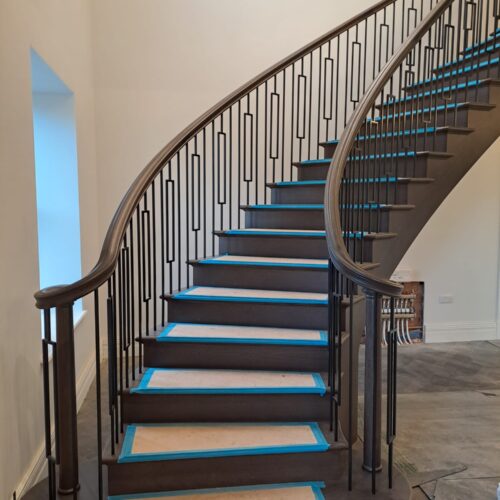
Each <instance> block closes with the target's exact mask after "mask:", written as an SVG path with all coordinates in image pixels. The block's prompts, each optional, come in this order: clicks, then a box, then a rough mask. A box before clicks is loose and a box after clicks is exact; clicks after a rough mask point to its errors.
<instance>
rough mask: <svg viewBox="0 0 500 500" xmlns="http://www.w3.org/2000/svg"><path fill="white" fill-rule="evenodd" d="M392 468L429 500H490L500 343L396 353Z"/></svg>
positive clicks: (498, 442)
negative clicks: (393, 464)
mask: <svg viewBox="0 0 500 500" xmlns="http://www.w3.org/2000/svg"><path fill="white" fill-rule="evenodd" d="M398 353H399V363H398V428H397V440H396V441H397V442H396V462H397V463H398V466H399V467H400V469H402V470H403V471H404V472H405V473H406V475H407V477H408V479H409V480H410V482H411V483H412V484H413V485H417V484H420V485H421V486H420V488H421V490H422V491H423V492H425V494H426V495H427V497H428V498H430V499H435V500H476V499H477V500H489V499H491V500H494V499H496V493H495V492H496V487H497V484H498V482H500V432H499V428H500V342H468V343H452V344H431V345H422V344H421V345H414V346H410V347H406V346H404V347H400V348H399V351H398Z"/></svg>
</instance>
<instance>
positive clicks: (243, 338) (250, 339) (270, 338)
mask: <svg viewBox="0 0 500 500" xmlns="http://www.w3.org/2000/svg"><path fill="white" fill-rule="evenodd" d="M156 341H157V342H208V343H238V344H288V345H320V346H326V345H327V343H328V342H327V334H326V332H325V331H321V330H301V329H292V328H271V327H260V326H239V325H203V324H188V323H171V324H169V325H168V326H167V327H166V328H165V329H164V330H163V331H162V332H161V333H160V335H159V336H158V337H156Z"/></svg>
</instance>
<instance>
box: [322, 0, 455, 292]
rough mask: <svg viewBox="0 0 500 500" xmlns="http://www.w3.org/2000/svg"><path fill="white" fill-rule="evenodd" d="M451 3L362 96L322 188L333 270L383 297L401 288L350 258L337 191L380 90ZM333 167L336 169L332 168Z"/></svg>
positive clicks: (448, 1)
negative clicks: (324, 186)
mask: <svg viewBox="0 0 500 500" xmlns="http://www.w3.org/2000/svg"><path fill="white" fill-rule="evenodd" d="M452 2H453V0H443V1H442V2H440V3H439V4H437V5H436V6H435V7H434V9H433V10H432V11H431V12H429V14H427V16H426V17H425V18H424V19H423V20H422V21H421V22H420V24H419V25H418V26H417V28H416V29H415V30H414V31H413V33H412V34H411V35H410V36H409V37H408V38H407V39H406V40H405V42H404V43H403V45H402V46H401V47H400V48H399V50H398V51H396V52H395V53H394V55H393V56H392V57H391V59H390V60H389V61H388V62H387V64H386V65H385V66H384V68H383V69H382V70H381V71H380V73H379V74H378V75H377V77H376V78H375V80H374V81H373V82H372V83H371V85H370V87H369V88H368V90H367V91H366V93H365V94H364V96H363V97H362V99H361V101H360V103H359V104H358V106H357V107H356V109H355V111H354V113H353V114H352V115H351V118H350V119H349V121H348V123H347V126H346V128H345V129H344V132H343V133H342V136H341V138H340V141H339V143H338V145H337V148H336V149H335V154H334V155H333V158H332V161H331V164H330V168H329V170H328V176H327V180H326V188H325V229H326V237H327V243H328V253H329V255H330V258H331V259H332V262H333V263H334V265H335V267H336V268H337V269H338V270H339V271H340V272H341V273H342V274H344V275H345V276H346V277H347V278H349V279H350V280H352V281H353V282H354V283H356V284H357V285H359V286H361V287H362V288H363V289H365V290H371V291H373V292H378V293H381V294H384V295H391V296H394V295H400V294H401V292H402V290H403V287H402V285H400V284H398V283H395V282H393V281H391V280H387V279H383V278H379V277H377V276H375V275H373V274H372V273H370V272H369V271H367V270H365V269H363V268H362V267H361V266H360V265H358V264H357V263H356V262H355V261H354V260H353V259H352V258H351V256H350V255H349V252H348V251H347V248H346V246H345V243H344V238H343V233H342V224H341V218H340V206H339V202H338V200H339V199H340V198H339V197H340V189H341V186H342V178H343V176H344V171H345V168H346V164H347V160H348V158H349V156H350V155H351V151H352V148H353V146H354V142H355V140H356V136H357V135H358V133H359V130H360V129H361V127H362V125H363V123H364V121H365V119H366V116H367V115H368V114H369V112H370V110H371V109H372V107H373V105H374V104H375V102H376V99H377V97H378V96H379V95H380V93H381V92H382V91H383V89H384V87H385V85H386V83H387V82H388V81H389V79H390V78H391V76H392V75H393V74H394V73H395V72H396V70H397V68H398V67H399V65H400V64H401V63H402V62H403V61H404V59H405V58H406V57H407V56H408V54H409V53H410V52H411V51H412V50H413V48H414V47H415V46H416V45H417V43H418V42H419V41H420V40H421V39H422V37H423V35H424V34H425V33H426V32H427V30H428V29H429V28H430V27H431V26H432V24H433V23H434V22H435V20H436V19H437V18H438V17H439V16H440V15H441V14H442V13H443V12H444V11H445V10H446V9H447V8H448V7H449V6H450V4H451V3H452ZM334 166H335V167H334ZM333 167H334V168H333Z"/></svg>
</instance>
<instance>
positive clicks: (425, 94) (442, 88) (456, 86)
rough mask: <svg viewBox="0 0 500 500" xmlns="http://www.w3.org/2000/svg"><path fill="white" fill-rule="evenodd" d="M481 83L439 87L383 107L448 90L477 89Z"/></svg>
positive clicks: (387, 103)
mask: <svg viewBox="0 0 500 500" xmlns="http://www.w3.org/2000/svg"><path fill="white" fill-rule="evenodd" d="M482 81H483V80H471V81H470V82H467V83H459V84H457V85H449V86H446V87H441V88H438V89H433V90H427V91H425V92H419V93H418V94H412V95H409V96H407V97H404V98H403V99H396V100H394V101H387V102H385V103H384V104H383V105H384V106H388V105H391V104H397V103H398V102H406V101H412V100H415V99H420V98H422V97H429V96H431V95H436V94H439V93H443V92H449V91H450V90H461V89H465V88H467V87H477V86H478V85H480V84H481V83H482Z"/></svg>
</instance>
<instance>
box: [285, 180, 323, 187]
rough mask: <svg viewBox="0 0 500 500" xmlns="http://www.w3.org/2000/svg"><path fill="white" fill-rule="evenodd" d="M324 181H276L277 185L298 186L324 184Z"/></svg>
mask: <svg viewBox="0 0 500 500" xmlns="http://www.w3.org/2000/svg"><path fill="white" fill-rule="evenodd" d="M325 185H326V181H315V180H313V181H281V182H276V186H279V187H295V186H297V187H299V186H325Z"/></svg>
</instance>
